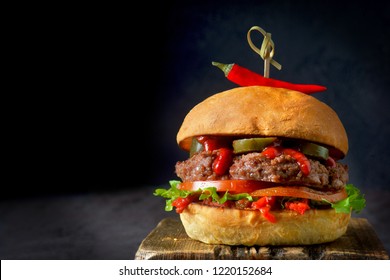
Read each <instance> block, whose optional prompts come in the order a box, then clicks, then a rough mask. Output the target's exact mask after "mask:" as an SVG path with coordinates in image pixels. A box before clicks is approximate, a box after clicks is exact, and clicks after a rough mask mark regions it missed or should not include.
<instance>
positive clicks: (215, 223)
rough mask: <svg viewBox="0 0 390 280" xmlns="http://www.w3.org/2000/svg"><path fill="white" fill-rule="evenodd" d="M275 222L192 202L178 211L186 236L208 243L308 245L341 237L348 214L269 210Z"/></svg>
mask: <svg viewBox="0 0 390 280" xmlns="http://www.w3.org/2000/svg"><path fill="white" fill-rule="evenodd" d="M272 214H273V215H274V216H275V218H276V220H277V222H276V223H271V222H270V221H268V220H266V219H265V218H264V217H263V216H262V214H261V213H260V211H252V210H239V209H234V208H220V207H212V206H206V205H200V204H196V203H192V204H190V205H188V207H187V208H186V209H185V210H184V211H183V212H182V213H181V214H180V219H181V221H182V224H183V226H184V229H185V231H186V233H187V234H188V236H189V237H191V238H192V239H195V240H199V241H201V242H204V243H208V244H225V245H245V246H253V245H259V246H266V245H311V244H320V243H325V242H331V241H334V240H336V239H337V238H339V237H340V236H342V235H343V234H344V233H345V232H346V230H347V227H348V223H349V220H350V217H351V214H345V213H336V212H335V210H334V209H329V210H314V209H313V210H307V211H306V212H305V214H304V215H301V214H299V213H297V212H295V211H272Z"/></svg>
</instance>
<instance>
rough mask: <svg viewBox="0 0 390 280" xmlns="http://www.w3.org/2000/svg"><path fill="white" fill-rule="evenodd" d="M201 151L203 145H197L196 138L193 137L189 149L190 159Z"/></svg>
mask: <svg viewBox="0 0 390 280" xmlns="http://www.w3.org/2000/svg"><path fill="white" fill-rule="evenodd" d="M202 150H203V145H202V144H201V143H199V141H198V140H197V139H196V137H193V138H192V142H191V148H190V157H192V156H193V155H194V154H196V153H197V152H200V151H202Z"/></svg>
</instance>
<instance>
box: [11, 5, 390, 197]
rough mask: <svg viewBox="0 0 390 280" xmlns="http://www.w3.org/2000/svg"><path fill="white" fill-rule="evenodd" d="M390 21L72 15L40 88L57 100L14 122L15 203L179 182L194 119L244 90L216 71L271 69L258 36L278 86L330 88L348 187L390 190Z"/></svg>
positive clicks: (321, 16) (166, 9)
mask: <svg viewBox="0 0 390 280" xmlns="http://www.w3.org/2000/svg"><path fill="white" fill-rule="evenodd" d="M79 8H80V7H79ZM389 12H390V9H389V4H387V2H383V1H370V2H357V1H248V0H242V1H219V0H217V1H207V2H202V1H164V3H163V4H162V3H160V4H157V5H156V4H154V5H150V6H148V7H146V5H143V4H142V3H141V6H140V8H138V9H135V8H132V7H130V8H125V7H119V6H118V7H116V6H110V7H106V6H104V5H102V6H88V7H82V8H81V9H79V10H77V9H75V10H74V11H72V15H73V16H72V17H71V19H69V17H66V22H65V23H62V24H60V23H59V24H58V26H57V27H59V28H55V30H56V31H55V32H49V31H51V30H52V29H48V30H46V32H43V33H42V34H41V36H42V38H43V37H45V38H46V40H47V36H48V35H50V36H51V37H50V41H51V42H52V43H51V45H52V46H53V47H54V48H52V49H49V48H47V47H46V48H44V49H40V54H41V55H40V56H39V59H38V60H39V61H40V63H41V64H43V65H45V66H50V67H46V68H45V70H43V74H44V75H45V76H44V78H41V79H39V80H38V82H37V81H36V82H35V83H34V84H33V85H32V88H34V89H43V91H42V92H45V93H46V92H48V93H49V95H42V94H41V93H40V92H41V91H38V92H37V93H36V94H35V95H33V96H34V97H31V99H23V100H24V102H25V104H24V106H25V108H28V112H27V113H26V112H23V110H22V109H24V108H22V109H19V111H17V112H20V113H23V114H24V116H25V117H23V118H21V122H20V126H19V127H18V129H17V130H18V133H21V134H22V137H19V138H18V139H17V141H18V144H20V145H19V146H18V149H15V152H16V154H17V155H18V157H17V158H16V159H15V158H14V159H13V161H12V162H13V165H12V167H13V168H12V170H13V171H14V172H15V173H16V174H15V175H14V176H13V179H12V188H10V195H12V194H14V195H16V196H20V195H37V194H39V195H40V194H47V193H59V192H61V193H68V192H85V191H87V192H88V191H100V190H103V191H110V190H117V189H132V188H137V187H138V186H140V185H149V186H160V185H162V184H166V183H167V182H168V180H170V179H174V178H175V174H174V164H175V162H176V161H178V160H183V159H185V158H187V154H186V153H184V152H182V151H181V150H179V148H178V146H177V144H176V133H177V131H178V129H179V127H180V125H181V122H182V120H183V118H184V117H185V115H186V113H187V112H188V111H189V110H190V109H191V108H192V107H193V106H195V105H196V104H197V103H198V102H200V101H202V100H203V99H205V98H206V97H208V96H210V95H212V94H214V93H216V92H219V91H222V90H226V89H230V88H232V87H234V86H235V84H233V83H231V82H230V81H228V80H227V79H226V78H225V77H224V76H223V74H222V72H221V71H220V70H219V69H217V68H216V67H214V66H212V65H211V61H219V62H223V63H237V64H240V65H242V66H244V67H247V68H249V69H251V70H253V71H256V72H258V73H263V60H262V59H261V58H260V57H259V56H258V55H257V54H255V53H254V52H253V51H252V50H251V49H250V47H249V45H248V43H247V39H246V33H247V31H248V30H249V28H250V27H252V26H254V25H259V26H261V27H262V28H263V29H265V30H266V31H267V32H270V33H271V34H272V38H273V41H274V43H275V56H274V59H275V60H276V61H278V62H279V63H281V64H282V66H283V69H282V70H281V71H278V70H276V69H275V68H273V67H272V68H271V77H273V78H276V79H282V80H286V81H291V82H295V83H317V84H321V85H325V86H327V88H328V90H327V91H326V92H322V93H317V94H315V97H317V98H318V99H320V100H322V101H324V102H326V103H327V104H328V105H330V106H331V107H332V108H333V109H334V110H335V111H336V112H337V113H338V114H339V117H340V119H341V120H342V122H343V123H344V125H345V128H346V130H347V133H348V136H349V144H350V150H349V153H348V155H347V157H346V158H345V159H344V162H345V163H347V164H348V165H349V168H350V182H351V183H353V184H355V185H356V186H358V187H359V188H361V189H362V190H365V189H373V188H375V189H379V190H389V188H390V172H388V170H390V164H389V160H388V156H389V149H388V139H389V136H390V119H389V118H390V112H389V104H390V103H389V101H390V95H389V93H388V89H389V78H388V77H389V74H390V71H389V62H390V59H389V47H388V38H389V28H388V26H389V23H390V20H389ZM136 15H141V16H140V17H136ZM44 25H45V26H46V28H49V27H47V26H48V24H47V23H45V24H44ZM254 34H256V33H254ZM253 38H254V41H256V36H253ZM258 38H259V41H258V43H257V44H258V45H260V44H261V39H260V38H261V36H260V34H259V36H258ZM44 82H45V83H47V84H43V83H44ZM30 101H34V106H31V104H30ZM15 115H17V113H15ZM20 170H22V172H20Z"/></svg>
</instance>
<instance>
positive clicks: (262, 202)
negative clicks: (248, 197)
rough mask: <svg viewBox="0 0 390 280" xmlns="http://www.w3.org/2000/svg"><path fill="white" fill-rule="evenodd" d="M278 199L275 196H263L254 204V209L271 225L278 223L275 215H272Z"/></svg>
mask: <svg viewBox="0 0 390 280" xmlns="http://www.w3.org/2000/svg"><path fill="white" fill-rule="evenodd" d="M275 201H276V198H275V197H274V196H263V197H261V198H260V199H259V200H257V201H255V202H252V209H257V210H259V211H260V213H261V214H262V215H263V217H264V218H266V219H267V220H268V221H270V222H271V223H275V222H276V218H275V216H274V215H272V214H271V213H270V210H271V208H272V206H273V205H274V204H275Z"/></svg>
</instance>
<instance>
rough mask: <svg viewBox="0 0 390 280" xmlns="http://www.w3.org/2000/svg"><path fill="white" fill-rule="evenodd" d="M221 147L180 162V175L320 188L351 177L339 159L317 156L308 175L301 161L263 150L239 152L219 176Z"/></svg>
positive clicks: (340, 184)
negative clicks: (216, 168) (216, 164)
mask: <svg viewBox="0 0 390 280" xmlns="http://www.w3.org/2000/svg"><path fill="white" fill-rule="evenodd" d="M217 156H218V150H214V151H202V152H199V153H197V154H195V155H193V156H192V157H191V158H189V159H187V160H185V161H179V162H177V163H176V166H175V172H176V175H177V176H178V177H179V178H180V179H181V180H182V181H183V182H185V181H208V180H234V179H239V180H257V181H266V182H273V183H280V184H285V185H300V186H301V185H303V186H309V187H312V188H317V189H333V190H339V189H342V188H343V187H344V186H345V184H346V183H347V181H348V166H347V165H344V164H341V163H336V166H327V165H325V164H324V163H321V162H320V161H318V160H315V159H309V161H310V167H311V170H310V174H309V175H308V176H304V175H303V174H302V172H301V170H300V167H299V165H298V163H297V161H296V160H295V159H294V158H292V157H291V156H289V155H284V154H281V155H279V156H277V157H275V158H274V159H268V158H267V157H265V156H264V155H262V154H261V153H259V152H254V153H249V154H244V155H239V156H235V157H234V158H233V163H232V165H231V166H230V168H229V172H228V173H226V174H224V175H222V176H219V175H217V174H215V173H214V172H213V168H212V165H213V162H214V159H215V158H216V157H217Z"/></svg>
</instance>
